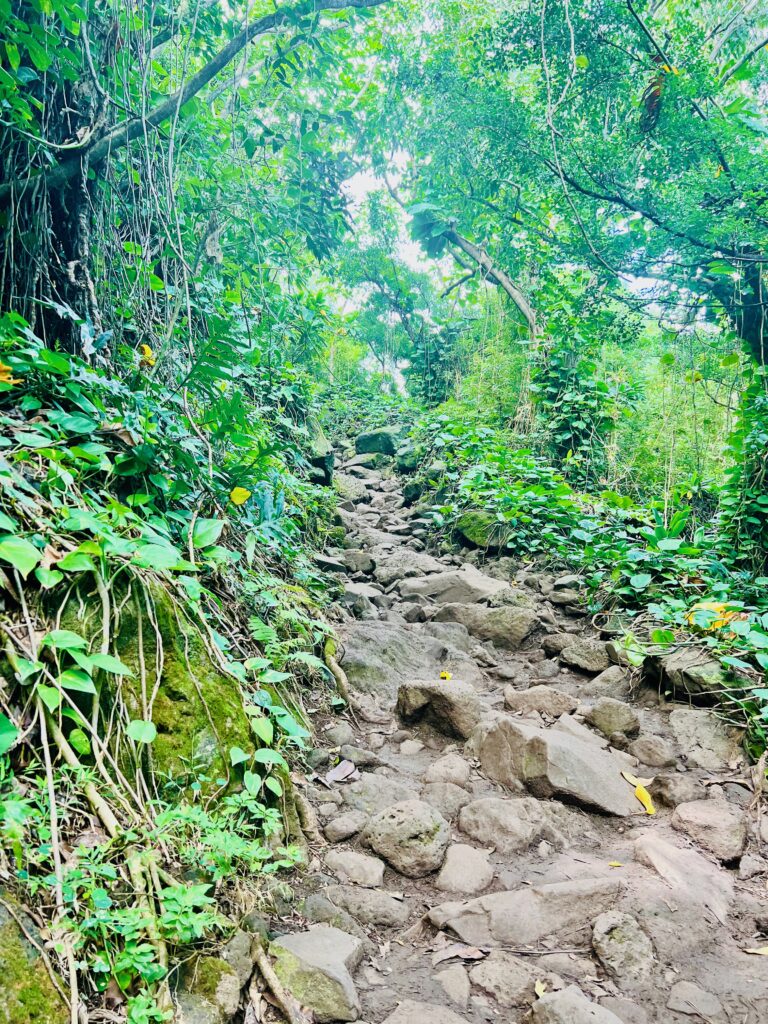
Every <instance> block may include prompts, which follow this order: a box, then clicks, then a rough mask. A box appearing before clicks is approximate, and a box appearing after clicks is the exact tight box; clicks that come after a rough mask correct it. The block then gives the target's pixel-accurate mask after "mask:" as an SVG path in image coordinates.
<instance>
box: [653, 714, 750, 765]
mask: <svg viewBox="0 0 768 1024" xmlns="http://www.w3.org/2000/svg"><path fill="white" fill-rule="evenodd" d="M669 724H670V726H671V728H672V732H673V733H674V736H675V739H676V740H677V742H678V744H679V746H680V749H681V750H682V751H683V752H684V753H685V757H686V759H687V761H688V764H690V765H694V766H695V767H697V768H707V769H709V770H710V771H718V770H720V769H723V768H727V767H728V766H729V765H732V764H738V763H739V762H741V761H743V760H744V751H743V750H742V746H741V744H742V742H743V739H744V732H743V730H741V729H734V728H733V727H732V726H730V725H727V724H726V723H725V722H723V721H722V720H721V719H720V718H718V717H717V715H715V714H714V713H713V712H711V711H707V710H706V708H675V709H674V711H672V712H671V714H670V716H669Z"/></svg>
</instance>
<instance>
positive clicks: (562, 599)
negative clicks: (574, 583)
mask: <svg viewBox="0 0 768 1024" xmlns="http://www.w3.org/2000/svg"><path fill="white" fill-rule="evenodd" d="M547 599H548V600H549V601H551V602H552V604H558V605H577V604H578V603H579V601H581V594H580V593H579V592H578V590H553V591H551V592H550V593H549V594H547Z"/></svg>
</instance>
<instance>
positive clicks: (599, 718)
mask: <svg viewBox="0 0 768 1024" xmlns="http://www.w3.org/2000/svg"><path fill="white" fill-rule="evenodd" d="M584 717H585V718H586V720H587V721H588V722H589V723H590V725H593V726H594V727H595V728H596V729H598V730H599V731H600V732H601V733H602V734H603V736H612V735H613V733H616V732H623V733H624V734H625V735H626V736H631V735H633V734H634V733H636V732H637V731H638V730H639V728H640V719H639V718H638V717H637V712H636V711H635V709H634V708H633V707H630V705H629V704H625V703H624V702H623V701H620V700H614V698H613V697H600V698H599V699H598V700H597V702H596V703H595V704H594V705H593V706H592V707H591V708H589V710H588V711H587V713H586V715H585V716H584Z"/></svg>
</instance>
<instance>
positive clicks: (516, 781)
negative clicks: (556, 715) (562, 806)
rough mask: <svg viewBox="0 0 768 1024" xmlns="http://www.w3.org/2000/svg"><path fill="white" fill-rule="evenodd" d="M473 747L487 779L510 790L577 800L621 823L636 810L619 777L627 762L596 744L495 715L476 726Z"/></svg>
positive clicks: (554, 730) (576, 736)
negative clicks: (524, 787) (614, 816)
mask: <svg viewBox="0 0 768 1024" xmlns="http://www.w3.org/2000/svg"><path fill="white" fill-rule="evenodd" d="M561 721H562V720H561ZM472 746H473V749H474V750H475V752H476V754H477V756H478V757H479V758H480V762H481V764H482V766H483V770H484V771H485V773H486V775H488V776H489V777H490V778H492V779H494V780H495V781H496V782H501V783H503V784H504V785H506V786H509V787H511V788H513V789H515V788H519V786H520V783H522V784H523V785H525V786H526V787H527V788H528V789H529V790H530V791H531V792H532V793H533V794H534V796H538V797H551V796H555V797H558V798H560V799H566V800H569V801H572V800H575V801H576V802H578V803H580V804H582V805H583V806H585V807H591V808H595V809H596V810H598V811H602V812H603V813H605V814H615V815H617V816H619V817H627V816H628V815H630V814H635V813H637V811H638V810H639V804H638V802H637V800H636V799H635V797H634V794H633V791H632V788H631V787H630V786H629V785H628V784H627V783H626V782H625V781H624V779H623V778H622V777H621V770H622V768H624V767H625V762H624V761H622V760H620V758H619V756H618V755H617V754H615V753H614V752H613V751H610V750H604V749H603V748H602V747H601V746H600V744H599V743H597V742H593V741H591V740H587V739H582V738H581V737H580V736H578V735H571V734H570V733H568V732H565V731H564V730H559V729H540V728H538V727H536V726H534V725H530V724H529V723H527V722H525V721H521V720H520V719H517V718H510V717H509V716H508V715H497V716H496V717H489V718H488V719H484V720H483V721H482V722H481V723H480V725H479V726H478V727H477V729H476V730H475V732H474V734H473V736H472Z"/></svg>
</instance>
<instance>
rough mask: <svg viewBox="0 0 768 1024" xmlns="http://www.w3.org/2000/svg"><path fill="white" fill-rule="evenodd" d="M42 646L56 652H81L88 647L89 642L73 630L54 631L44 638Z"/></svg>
mask: <svg viewBox="0 0 768 1024" xmlns="http://www.w3.org/2000/svg"><path fill="white" fill-rule="evenodd" d="M42 645H43V647H53V649H54V650H56V651H80V650H82V649H83V647H87V646H88V641H87V640H85V639H84V638H83V637H81V636H80V634H79V633H73V632H72V630H71V629H52V630H51V632H50V633H46V634H45V636H44V637H43V640H42Z"/></svg>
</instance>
